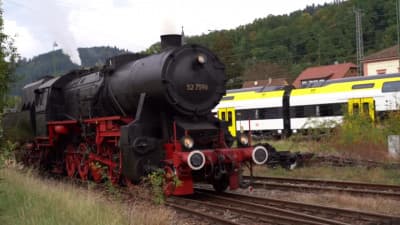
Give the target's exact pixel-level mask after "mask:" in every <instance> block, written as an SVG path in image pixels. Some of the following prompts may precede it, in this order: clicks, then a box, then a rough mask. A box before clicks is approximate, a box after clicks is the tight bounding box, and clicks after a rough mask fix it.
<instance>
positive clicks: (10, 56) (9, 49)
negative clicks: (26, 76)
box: [0, 2, 19, 112]
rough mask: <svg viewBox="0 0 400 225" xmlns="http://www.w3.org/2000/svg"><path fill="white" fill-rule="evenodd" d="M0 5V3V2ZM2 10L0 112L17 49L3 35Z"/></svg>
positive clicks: (15, 59)
mask: <svg viewBox="0 0 400 225" xmlns="http://www.w3.org/2000/svg"><path fill="white" fill-rule="evenodd" d="M0 4H1V2H0ZM3 29H4V27H3V10H2V9H0V110H1V112H2V111H3V108H4V107H5V106H6V103H7V93H8V90H9V88H10V84H11V83H12V82H13V81H14V79H13V76H12V74H13V71H14V69H15V65H16V62H17V60H18V57H19V56H18V54H17V49H16V48H15V47H14V45H13V43H14V40H13V38H12V37H10V36H8V35H6V34H5V33H4V30H3Z"/></svg>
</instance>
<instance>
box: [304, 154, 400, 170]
mask: <svg viewBox="0 0 400 225" xmlns="http://www.w3.org/2000/svg"><path fill="white" fill-rule="evenodd" d="M305 164H308V165H314V166H317V165H324V166H336V167H345V166H346V167H351V166H363V167H369V168H376V167H382V168H387V169H400V163H386V162H379V161H373V160H362V159H354V158H346V157H339V156H333V155H317V156H314V157H313V158H312V159H310V160H309V161H307V162H305Z"/></svg>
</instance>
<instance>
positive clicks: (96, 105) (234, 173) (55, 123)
mask: <svg viewBox="0 0 400 225" xmlns="http://www.w3.org/2000/svg"><path fill="white" fill-rule="evenodd" d="M161 45H162V52H161V53H159V54H154V55H149V56H144V55H139V54H128V55H121V56H117V57H114V58H111V59H109V60H108V61H107V63H106V65H105V66H103V67H102V68H92V69H82V70H75V71H71V72H69V73H67V74H65V75H63V76H60V77H45V78H43V79H41V80H38V81H36V82H33V83H31V84H28V85H26V86H25V87H24V89H23V101H22V103H23V104H22V108H21V109H22V111H24V112H26V113H27V114H29V117H30V124H31V128H32V132H33V133H32V136H33V138H32V141H29V142H28V143H27V144H25V145H24V147H23V155H24V157H23V159H24V160H25V161H26V162H27V163H33V162H35V163H38V164H40V167H41V168H44V169H47V170H50V171H52V172H54V173H60V174H62V173H66V174H67V175H68V176H70V177H74V176H78V177H80V178H81V179H83V180H87V179H92V180H94V181H96V182H101V181H102V180H103V179H104V177H105V176H106V177H107V178H108V179H109V180H111V181H112V182H113V183H121V182H122V183H134V182H139V181H140V179H141V178H142V177H144V176H146V175H147V174H149V173H151V172H152V171H155V170H157V169H163V170H165V174H166V176H165V177H166V185H165V187H164V188H165V191H166V193H171V194H175V195H184V194H191V193H193V183H194V182H196V181H202V182H204V181H205V182H208V183H211V184H212V185H213V186H214V188H215V189H216V190H217V191H224V190H225V189H226V188H227V187H228V186H230V188H231V189H235V188H238V187H239V184H240V179H239V178H240V175H239V172H240V169H241V166H242V165H243V164H251V163H256V164H263V163H265V162H266V161H267V158H268V152H267V150H266V149H265V147H263V146H256V147H251V146H248V143H247V140H246V138H245V137H243V138H242V143H241V146H243V147H240V148H230V145H231V144H232V141H233V139H232V137H231V136H230V134H229V132H228V130H227V123H226V122H225V121H221V120H219V119H217V118H215V117H214V116H213V115H212V113H211V109H212V108H213V107H215V106H216V105H217V104H218V102H219V101H220V99H221V97H222V96H223V95H224V94H225V81H226V77H225V73H224V65H223V64H222V63H221V62H220V61H219V60H218V58H217V57H216V55H215V54H213V53H212V52H211V51H209V50H207V49H206V48H204V47H202V46H199V45H193V44H191V45H183V46H182V45H181V36H180V35H164V36H162V40H161ZM227 116H229V115H227ZM173 177H177V178H178V179H179V180H181V181H182V182H181V185H179V186H174V184H173V182H172V178H173Z"/></svg>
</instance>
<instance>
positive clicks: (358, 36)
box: [353, 8, 364, 76]
mask: <svg viewBox="0 0 400 225" xmlns="http://www.w3.org/2000/svg"><path fill="white" fill-rule="evenodd" d="M353 12H354V14H355V16H356V43H357V72H358V76H363V68H362V65H361V61H362V60H363V58H364V43H363V32H362V22H361V10H360V9H357V8H353Z"/></svg>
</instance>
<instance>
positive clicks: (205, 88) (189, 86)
mask: <svg viewBox="0 0 400 225" xmlns="http://www.w3.org/2000/svg"><path fill="white" fill-rule="evenodd" d="M186 90H187V91H208V84H197V83H196V84H186Z"/></svg>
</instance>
